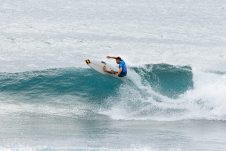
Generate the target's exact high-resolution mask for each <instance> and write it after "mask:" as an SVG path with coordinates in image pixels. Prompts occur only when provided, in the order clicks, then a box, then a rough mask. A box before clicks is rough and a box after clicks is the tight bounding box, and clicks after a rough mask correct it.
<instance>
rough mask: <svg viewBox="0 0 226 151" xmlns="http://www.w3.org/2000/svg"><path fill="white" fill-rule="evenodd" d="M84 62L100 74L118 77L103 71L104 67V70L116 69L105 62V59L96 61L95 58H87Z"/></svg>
mask: <svg viewBox="0 0 226 151" xmlns="http://www.w3.org/2000/svg"><path fill="white" fill-rule="evenodd" d="M85 62H86V64H87V65H88V66H89V67H90V68H92V69H94V70H95V71H97V72H99V73H101V74H104V75H108V76H112V77H114V78H119V77H118V76H116V75H115V74H110V73H108V72H105V71H104V67H105V68H106V70H108V71H112V70H113V71H114V72H117V71H116V69H114V68H113V67H112V66H110V65H109V64H107V63H106V62H105V61H97V60H90V59H87V60H85Z"/></svg>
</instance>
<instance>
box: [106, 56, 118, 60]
mask: <svg viewBox="0 0 226 151" xmlns="http://www.w3.org/2000/svg"><path fill="white" fill-rule="evenodd" d="M107 58H108V59H117V57H112V56H107Z"/></svg>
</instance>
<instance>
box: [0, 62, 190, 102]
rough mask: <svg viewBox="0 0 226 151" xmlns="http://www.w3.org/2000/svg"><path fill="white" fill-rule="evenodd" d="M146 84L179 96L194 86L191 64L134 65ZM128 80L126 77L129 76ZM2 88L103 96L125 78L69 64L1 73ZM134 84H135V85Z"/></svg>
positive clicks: (17, 90)
mask: <svg viewBox="0 0 226 151" xmlns="http://www.w3.org/2000/svg"><path fill="white" fill-rule="evenodd" d="M130 70H131V71H135V72H136V73H137V74H138V75H139V76H140V77H141V78H142V83H143V84H144V85H147V84H148V85H151V87H152V88H153V89H154V90H155V91H157V92H159V93H161V94H163V95H166V96H170V97H173V96H177V95H179V94H181V93H183V92H185V91H187V90H188V89H190V88H192V86H193V82H192V72H191V68H190V67H186V66H185V67H175V66H172V65H166V64H158V65H145V66H143V67H131V68H130ZM125 81H126V80H125ZM0 83H1V85H0V92H9V93H24V94H26V95H32V96H35V95H77V96H82V97H87V98H89V99H91V100H102V99H104V98H106V97H109V96H114V95H116V93H117V91H118V89H119V87H120V86H121V85H122V84H125V83H126V84H128V80H127V82H123V81H121V80H118V79H115V78H112V77H108V76H105V75H102V74H99V73H97V72H95V71H93V70H92V69H86V68H85V69H84V68H65V69H48V70H44V71H30V72H22V73H1V74H0ZM133 86H134V85H133Z"/></svg>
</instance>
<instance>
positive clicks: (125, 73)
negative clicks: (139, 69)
mask: <svg viewBox="0 0 226 151" xmlns="http://www.w3.org/2000/svg"><path fill="white" fill-rule="evenodd" d="M126 75H127V72H122V73H120V74H119V75H118V77H125V76H126Z"/></svg>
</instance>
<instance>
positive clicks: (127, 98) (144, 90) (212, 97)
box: [0, 64, 226, 121]
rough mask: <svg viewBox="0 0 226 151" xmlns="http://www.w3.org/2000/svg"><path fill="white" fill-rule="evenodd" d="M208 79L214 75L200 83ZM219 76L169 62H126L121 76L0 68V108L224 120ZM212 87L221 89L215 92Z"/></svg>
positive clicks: (77, 70) (116, 116)
mask: <svg viewBox="0 0 226 151" xmlns="http://www.w3.org/2000/svg"><path fill="white" fill-rule="evenodd" d="M211 74H213V73H211ZM217 76H222V77H221V79H219V77H217ZM209 79H215V80H212V81H214V82H212V83H208V84H206V81H208V80H209ZM216 79H219V80H216ZM224 79H225V75H224V74H223V75H222V74H220V75H219V74H213V75H211V76H210V75H209V73H207V76H206V75H205V74H204V73H202V74H200V73H197V72H195V73H194V71H193V70H192V68H191V67H189V66H174V65H169V64H147V65H143V66H138V67H130V68H129V70H128V77H127V78H126V79H124V80H119V79H116V78H113V77H110V76H105V75H102V74H99V73H97V72H95V71H94V70H92V69H89V68H61V69H47V70H43V71H29V72H21V73H1V74H0V83H1V85H0V104H1V108H2V109H3V110H2V111H3V113H0V114H6V112H7V113H9V114H11V113H15V114H18V112H20V113H23V114H24V112H29V113H30V112H32V113H35V114H39V113H40V114H50V115H57V116H59V115H60V116H62V115H64V116H71V117H73V118H85V119H93V118H95V119H97V118H98V119H99V118H100V119H102V120H103V118H104V119H105V118H111V119H115V120H118V119H120V120H160V121H168V120H170V121H171V120H183V119H211V120H212V119H214V120H224V119H226V118H225V116H226V112H225V110H224V109H225V108H226V105H225V103H224V98H225V95H224V92H223V91H224V90H225V89H226V88H225V84H224V82H223V83H222V81H225V80H224ZM194 81H195V82H194ZM221 86H222V87H221ZM218 87H221V90H220V91H217V92H216V88H218ZM216 93H217V94H216ZM9 100H10V101H9ZM4 108H7V109H8V110H4Z"/></svg>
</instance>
